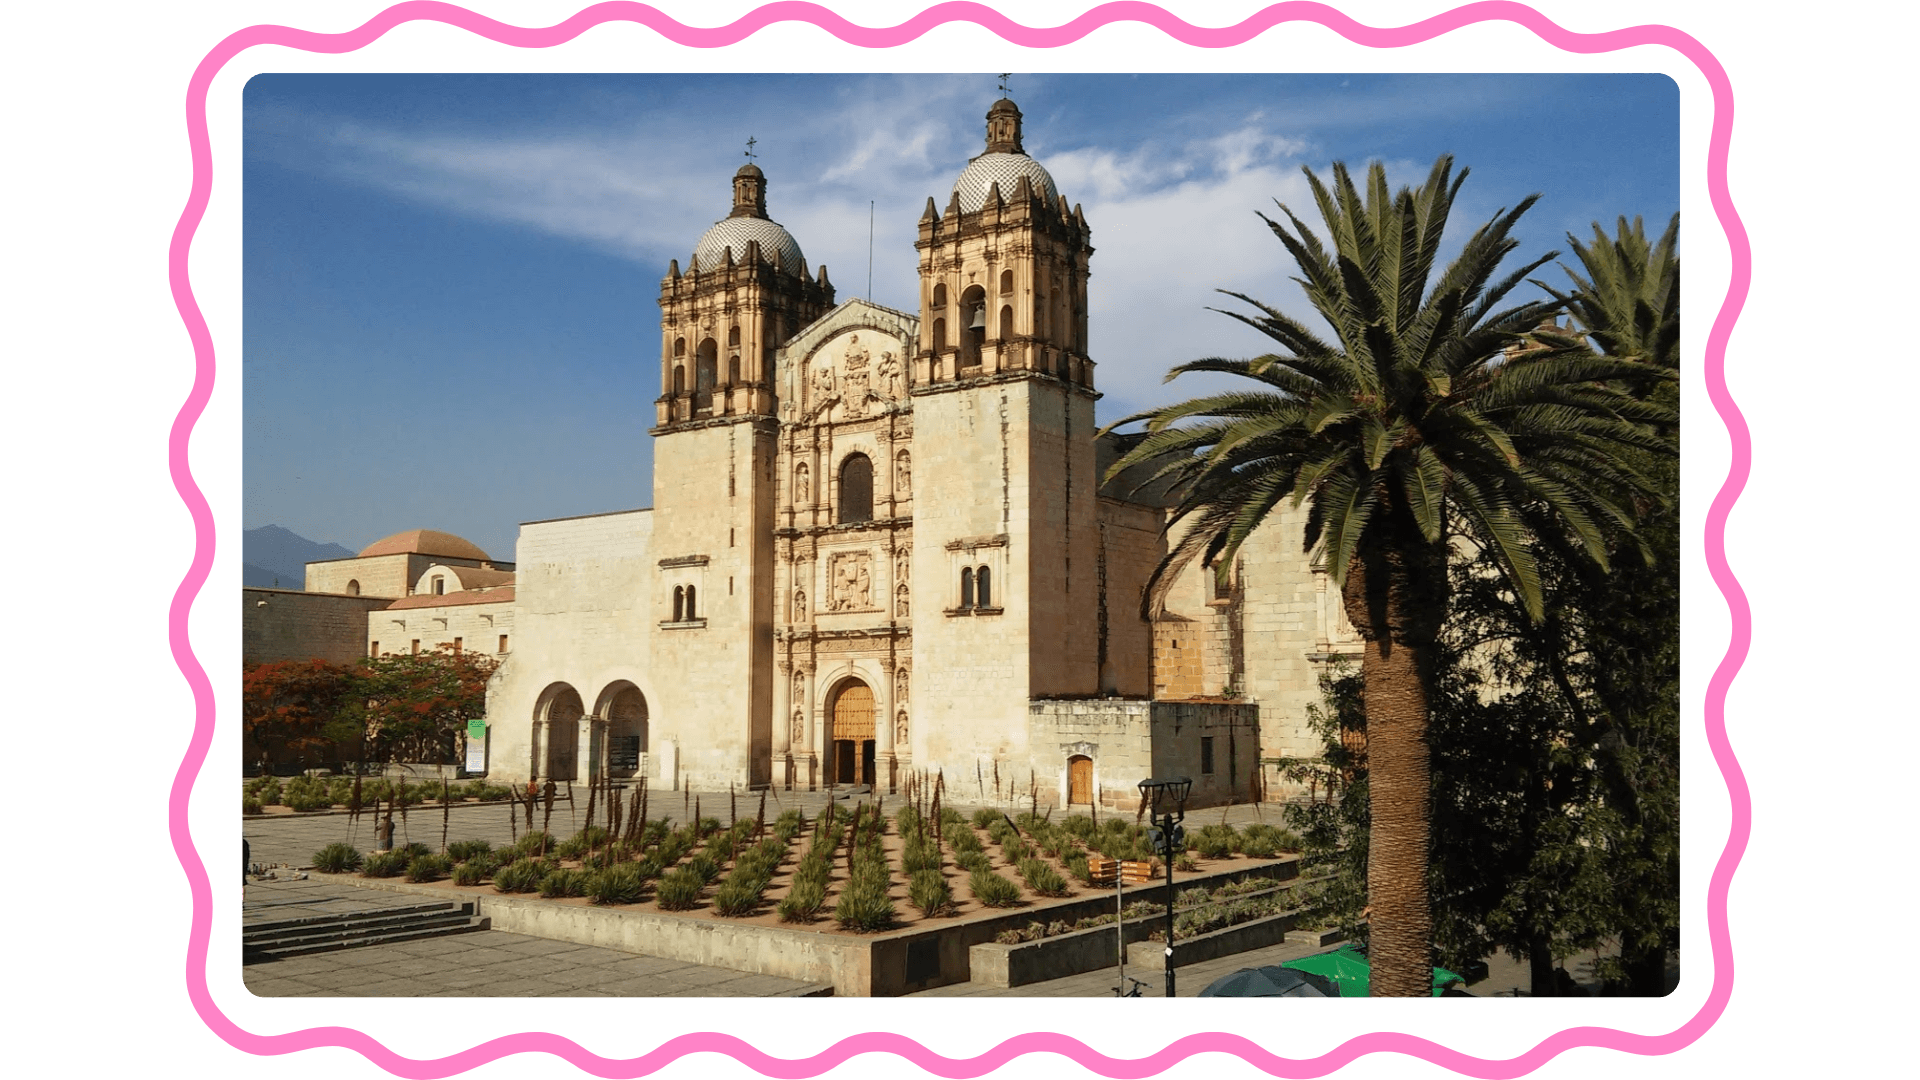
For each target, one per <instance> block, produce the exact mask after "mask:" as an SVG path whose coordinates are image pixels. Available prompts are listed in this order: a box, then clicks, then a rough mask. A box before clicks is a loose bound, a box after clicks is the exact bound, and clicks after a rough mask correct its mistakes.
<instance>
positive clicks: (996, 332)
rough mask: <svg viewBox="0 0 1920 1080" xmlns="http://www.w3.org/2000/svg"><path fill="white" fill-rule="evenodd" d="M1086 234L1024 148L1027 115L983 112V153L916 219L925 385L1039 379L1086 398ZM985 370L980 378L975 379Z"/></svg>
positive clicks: (1007, 104) (1001, 104)
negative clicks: (1069, 385) (1037, 375)
mask: <svg viewBox="0 0 1920 1080" xmlns="http://www.w3.org/2000/svg"><path fill="white" fill-rule="evenodd" d="M1090 236H1091V232H1090V231H1089V230H1088V228H1087V222H1086V218H1085V216H1084V215H1083V214H1082V213H1081V211H1080V208H1079V207H1077V206H1075V207H1073V208H1071V209H1069V208H1068V206H1067V201H1066V199H1065V198H1064V197H1062V196H1061V194H1060V190H1059V188H1057V187H1055V186H1054V182H1053V177H1052V176H1051V175H1049V174H1048V172H1047V170H1046V169H1045V168H1044V167H1043V166H1042V165H1041V164H1040V163H1039V162H1037V161H1035V160H1034V159H1032V158H1030V157H1028V156H1027V154H1026V151H1025V149H1024V148H1023V147H1022V145H1021V130H1020V108H1019V106H1017V105H1015V104H1014V103H1013V102H1012V101H1011V100H1009V99H1007V98H1001V99H1000V100H999V101H996V102H994V103H993V108H991V109H989V110H987V149H986V152H985V153H983V154H981V155H979V156H978V157H976V158H974V159H973V160H971V161H969V162H968V163H967V167H966V168H965V169H963V170H961V173H960V176H959V178H958V179H956V180H955V181H954V182H953V194H952V195H951V197H950V198H949V199H948V201H947V209H946V211H945V213H944V214H943V213H941V212H940V211H939V210H938V209H937V208H936V206H935V203H934V200H933V199H931V198H929V199H928V200H927V209H926V213H924V214H922V215H921V217H920V237H919V239H918V241H916V242H915V244H914V247H915V248H917V249H919V251H920V311H921V319H920V364H921V370H920V371H918V372H916V374H918V375H920V376H921V377H920V378H919V379H918V380H916V381H917V382H918V383H919V384H920V385H926V384H928V383H936V382H940V381H943V380H945V381H953V380H955V379H964V378H968V377H970V376H978V375H984V374H991V373H994V372H998V371H1015V370H1023V371H1037V372H1041V373H1044V374H1047V375H1051V376H1053V377H1055V378H1059V379H1063V380H1066V381H1069V382H1073V383H1076V384H1078V385H1080V386H1085V387H1088V388H1091V387H1092V386H1093V365H1092V363H1091V362H1090V361H1089V360H1088V359H1087V345H1086V337H1087V260H1088V258H1089V257H1090V256H1092V254H1093V247H1092V245H1091V244H1090V243H1089V242H1088V241H1089V238H1090ZM974 369H978V370H974Z"/></svg>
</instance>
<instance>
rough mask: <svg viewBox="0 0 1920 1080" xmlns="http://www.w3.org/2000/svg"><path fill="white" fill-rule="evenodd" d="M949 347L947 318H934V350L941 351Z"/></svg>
mask: <svg viewBox="0 0 1920 1080" xmlns="http://www.w3.org/2000/svg"><path fill="white" fill-rule="evenodd" d="M946 347H947V320H945V319H935V320H933V351H934V352H940V351H942V350H944V349H945V348H946Z"/></svg>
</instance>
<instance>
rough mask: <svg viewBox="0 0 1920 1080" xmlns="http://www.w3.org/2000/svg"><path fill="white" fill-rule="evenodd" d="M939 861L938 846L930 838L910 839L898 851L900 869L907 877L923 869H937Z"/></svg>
mask: <svg viewBox="0 0 1920 1080" xmlns="http://www.w3.org/2000/svg"><path fill="white" fill-rule="evenodd" d="M940 862H941V860H940V847H939V845H937V844H935V843H934V842H933V840H932V839H931V838H927V839H924V840H923V839H914V840H911V841H909V842H908V843H907V846H906V847H905V848H903V849H902V850H901V852H900V869H901V870H903V871H905V872H906V874H907V876H908V877H912V876H913V875H915V874H917V873H920V872H921V871H923V870H933V871H938V870H939V869H940Z"/></svg>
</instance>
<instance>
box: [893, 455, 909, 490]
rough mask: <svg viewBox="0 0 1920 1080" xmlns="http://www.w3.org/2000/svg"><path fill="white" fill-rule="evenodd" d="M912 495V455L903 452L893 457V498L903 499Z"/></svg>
mask: <svg viewBox="0 0 1920 1080" xmlns="http://www.w3.org/2000/svg"><path fill="white" fill-rule="evenodd" d="M912 494H913V455H911V454H909V453H907V452H906V451H905V450H902V451H900V452H899V453H897V454H895V455H893V497H894V498H896V499H904V498H906V497H908V496H909V495H912Z"/></svg>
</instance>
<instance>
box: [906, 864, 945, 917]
mask: <svg viewBox="0 0 1920 1080" xmlns="http://www.w3.org/2000/svg"><path fill="white" fill-rule="evenodd" d="M907 899H908V900H910V901H912V902H913V906H914V907H917V908H919V909H920V913H921V914H922V915H926V916H929V917H932V916H935V915H943V914H946V913H947V912H948V911H949V910H950V909H951V908H952V907H953V889H952V887H950V886H949V885H948V884H947V878H946V875H945V874H942V873H941V872H940V871H939V870H938V869H932V870H922V871H920V872H919V873H917V874H914V875H913V880H912V882H911V883H910V884H909V885H908V887H907Z"/></svg>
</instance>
